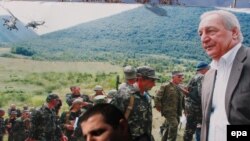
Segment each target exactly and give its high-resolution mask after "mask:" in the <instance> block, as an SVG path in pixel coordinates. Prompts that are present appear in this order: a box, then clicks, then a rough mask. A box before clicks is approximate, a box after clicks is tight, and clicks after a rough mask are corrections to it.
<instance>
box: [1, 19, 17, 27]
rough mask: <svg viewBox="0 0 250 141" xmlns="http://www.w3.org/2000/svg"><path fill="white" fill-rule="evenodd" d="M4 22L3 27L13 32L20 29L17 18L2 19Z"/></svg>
mask: <svg viewBox="0 0 250 141" xmlns="http://www.w3.org/2000/svg"><path fill="white" fill-rule="evenodd" d="M2 19H3V20H4V23H3V26H6V27H7V29H9V30H12V29H16V30H18V28H17V27H16V21H17V19H16V18H15V17H11V18H10V19H6V18H2Z"/></svg>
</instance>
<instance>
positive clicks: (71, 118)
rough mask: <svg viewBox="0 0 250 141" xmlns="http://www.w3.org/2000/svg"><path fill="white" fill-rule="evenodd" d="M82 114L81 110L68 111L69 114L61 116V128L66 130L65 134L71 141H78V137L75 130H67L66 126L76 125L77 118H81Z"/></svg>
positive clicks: (64, 113)
mask: <svg viewBox="0 0 250 141" xmlns="http://www.w3.org/2000/svg"><path fill="white" fill-rule="evenodd" d="M81 113H82V111H81V110H79V111H77V112H71V111H68V112H63V113H62V115H61V118H60V122H61V127H62V129H64V133H65V135H66V136H67V137H68V140H69V141H77V137H76V136H75V134H74V130H67V129H66V128H65V126H64V125H65V124H74V122H75V120H76V118H77V117H79V116H80V115H81Z"/></svg>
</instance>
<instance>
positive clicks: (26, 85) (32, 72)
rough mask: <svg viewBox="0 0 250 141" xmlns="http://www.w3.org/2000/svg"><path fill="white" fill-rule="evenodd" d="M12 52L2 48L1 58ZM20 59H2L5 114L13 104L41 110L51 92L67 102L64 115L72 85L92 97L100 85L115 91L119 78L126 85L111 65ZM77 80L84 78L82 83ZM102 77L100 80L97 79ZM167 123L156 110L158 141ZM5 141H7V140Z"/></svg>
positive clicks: (119, 71)
mask: <svg viewBox="0 0 250 141" xmlns="http://www.w3.org/2000/svg"><path fill="white" fill-rule="evenodd" d="M9 51H10V49H8V48H0V55H2V54H6V53H9ZM16 57H18V58H5V57H0V78H1V79H0V95H1V96H0V107H1V108H4V109H5V110H7V108H8V106H9V105H10V104H11V103H15V104H16V105H17V107H20V108H21V107H22V106H23V105H24V104H26V105H28V106H30V107H33V106H40V105H41V104H42V103H43V102H44V100H45V97H46V94H47V91H48V89H49V90H51V91H52V92H54V93H57V94H59V96H60V97H61V99H62V101H63V107H62V110H61V111H63V110H67V109H68V106H67V105H66V103H65V94H66V93H69V92H70V90H69V86H70V85H79V86H80V87H81V92H82V93H85V94H92V93H93V87H94V86H95V85H97V84H101V85H103V86H104V89H105V91H106V92H107V91H108V90H109V89H112V88H114V87H113V86H114V85H113V84H114V80H115V76H116V75H120V77H121V81H123V75H122V68H121V67H119V66H114V65H111V64H109V63H100V62H48V61H33V60H29V59H24V58H20V57H19V56H16ZM104 74H106V75H104ZM90 75H92V77H90ZM77 77H83V78H82V79H80V80H78V79H77ZM98 77H100V79H97V78H98ZM109 77H110V79H109ZM102 79H103V80H104V81H102ZM85 80H86V81H85ZM107 82H108V83H107ZM159 85H160V84H157V86H156V87H154V89H153V90H151V94H152V95H154V93H153V92H155V91H156V90H157V89H158V88H159ZM6 117H7V116H6ZM163 121H164V118H163V117H161V115H160V113H159V112H157V111H156V110H155V109H153V131H152V133H153V135H154V137H155V140H156V141H160V139H161V137H160V135H159V127H160V125H161V124H162V122H163ZM182 136H183V127H182V128H181V130H180V131H178V139H177V141H181V140H182ZM4 141H7V136H5V139H4Z"/></svg>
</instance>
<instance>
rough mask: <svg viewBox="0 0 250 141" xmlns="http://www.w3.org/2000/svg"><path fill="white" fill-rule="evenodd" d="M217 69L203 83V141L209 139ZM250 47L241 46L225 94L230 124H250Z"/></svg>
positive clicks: (211, 71) (206, 76)
mask: <svg viewBox="0 0 250 141" xmlns="http://www.w3.org/2000/svg"><path fill="white" fill-rule="evenodd" d="M215 77H216V70H213V69H210V70H209V71H208V72H207V73H206V75H205V77H204V80H203V84H202V115H203V117H202V130H201V141H207V137H208V131H209V122H210V113H211V106H212V97H213V89H214V83H215ZM249 104H250V48H246V47H243V46H242V47H241V48H240V49H239V50H238V52H237V54H236V56H235V59H234V61H233V65H232V70H231V72H230V76H229V81H228V84H227V89H226V95H225V108H226V114H227V118H228V121H229V124H230V125H241V124H248V125H250V106H249Z"/></svg>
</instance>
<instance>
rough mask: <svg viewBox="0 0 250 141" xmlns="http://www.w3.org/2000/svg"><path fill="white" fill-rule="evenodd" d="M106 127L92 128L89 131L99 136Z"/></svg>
mask: <svg viewBox="0 0 250 141" xmlns="http://www.w3.org/2000/svg"><path fill="white" fill-rule="evenodd" d="M105 131H106V129H105V128H99V129H95V130H92V131H90V132H89V133H90V134H91V135H95V136H98V135H101V134H102V133H103V132H105Z"/></svg>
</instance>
